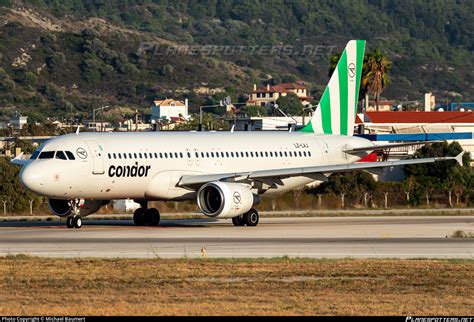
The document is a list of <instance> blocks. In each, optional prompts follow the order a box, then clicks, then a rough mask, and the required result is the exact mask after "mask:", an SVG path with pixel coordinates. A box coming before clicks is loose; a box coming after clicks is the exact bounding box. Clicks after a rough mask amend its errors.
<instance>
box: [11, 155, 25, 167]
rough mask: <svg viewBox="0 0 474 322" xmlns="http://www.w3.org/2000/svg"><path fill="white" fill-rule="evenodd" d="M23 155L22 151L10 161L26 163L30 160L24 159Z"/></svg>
mask: <svg viewBox="0 0 474 322" xmlns="http://www.w3.org/2000/svg"><path fill="white" fill-rule="evenodd" d="M22 156H23V153H20V154H19V155H18V156H16V157H15V158H13V159H12V160H11V161H10V163H13V164H16V165H21V166H22V165H24V164H25V163H27V162H28V160H24V159H22V158H21V157H22Z"/></svg>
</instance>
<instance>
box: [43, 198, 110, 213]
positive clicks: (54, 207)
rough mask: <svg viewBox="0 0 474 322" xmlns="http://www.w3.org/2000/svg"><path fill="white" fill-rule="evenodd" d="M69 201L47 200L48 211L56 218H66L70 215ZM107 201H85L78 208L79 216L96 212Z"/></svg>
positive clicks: (70, 202) (70, 205) (71, 202)
mask: <svg viewBox="0 0 474 322" xmlns="http://www.w3.org/2000/svg"><path fill="white" fill-rule="evenodd" d="M73 202H74V201H71V200H60V199H52V198H49V201H48V204H49V210H51V212H52V213H53V214H55V215H56V216H60V217H67V216H69V215H70V214H71V213H72V204H73ZM108 203H109V201H108V200H90V199H89V200H85V201H84V204H83V205H82V206H81V207H80V208H79V209H80V211H79V216H81V217H84V216H87V215H90V214H93V213H94V212H96V211H98V210H99V209H100V207H102V206H104V205H106V204H108Z"/></svg>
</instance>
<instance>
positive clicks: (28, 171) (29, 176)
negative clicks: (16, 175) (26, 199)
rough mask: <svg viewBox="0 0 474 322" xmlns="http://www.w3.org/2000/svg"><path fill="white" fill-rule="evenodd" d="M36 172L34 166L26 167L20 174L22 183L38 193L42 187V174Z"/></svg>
mask: <svg viewBox="0 0 474 322" xmlns="http://www.w3.org/2000/svg"><path fill="white" fill-rule="evenodd" d="M37 170H38V169H36V170H35V166H34V165H31V164H29V165H26V166H24V167H23V168H22V169H21V172H20V182H21V184H22V185H23V186H24V187H26V188H27V189H29V190H31V191H33V192H37V193H38V190H39V188H40V186H41V185H42V182H41V172H40V171H37Z"/></svg>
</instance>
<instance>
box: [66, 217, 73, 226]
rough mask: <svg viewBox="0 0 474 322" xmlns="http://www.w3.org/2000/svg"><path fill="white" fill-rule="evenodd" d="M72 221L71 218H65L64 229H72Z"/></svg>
mask: <svg viewBox="0 0 474 322" xmlns="http://www.w3.org/2000/svg"><path fill="white" fill-rule="evenodd" d="M72 219H73V218H72V217H67V218H66V227H67V228H74V224H73V222H72Z"/></svg>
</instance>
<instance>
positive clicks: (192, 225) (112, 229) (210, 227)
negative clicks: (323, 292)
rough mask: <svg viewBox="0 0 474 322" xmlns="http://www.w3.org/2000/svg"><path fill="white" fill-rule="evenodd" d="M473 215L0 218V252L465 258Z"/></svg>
mask: <svg viewBox="0 0 474 322" xmlns="http://www.w3.org/2000/svg"><path fill="white" fill-rule="evenodd" d="M456 231H463V232H465V233H467V234H473V235H474V216H397V217H323V218H320V217H284V218H265V217H264V218H261V219H260V223H259V225H258V226H257V227H234V226H233V225H232V222H231V221H230V220H215V219H207V218H206V219H167V220H162V222H161V224H160V226H158V227H139V226H135V225H134V224H133V222H132V221H131V220H97V219H94V220H88V221H83V227H82V228H81V229H68V228H66V227H65V225H64V223H60V222H48V221H6V222H0V256H5V255H14V254H27V255H32V256H45V257H82V258H83V257H107V258H116V257H118V258H201V257H206V258H272V257H284V256H288V257H310V258H464V259H474V238H453V237H452V236H453V234H454V233H455V232H456Z"/></svg>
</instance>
